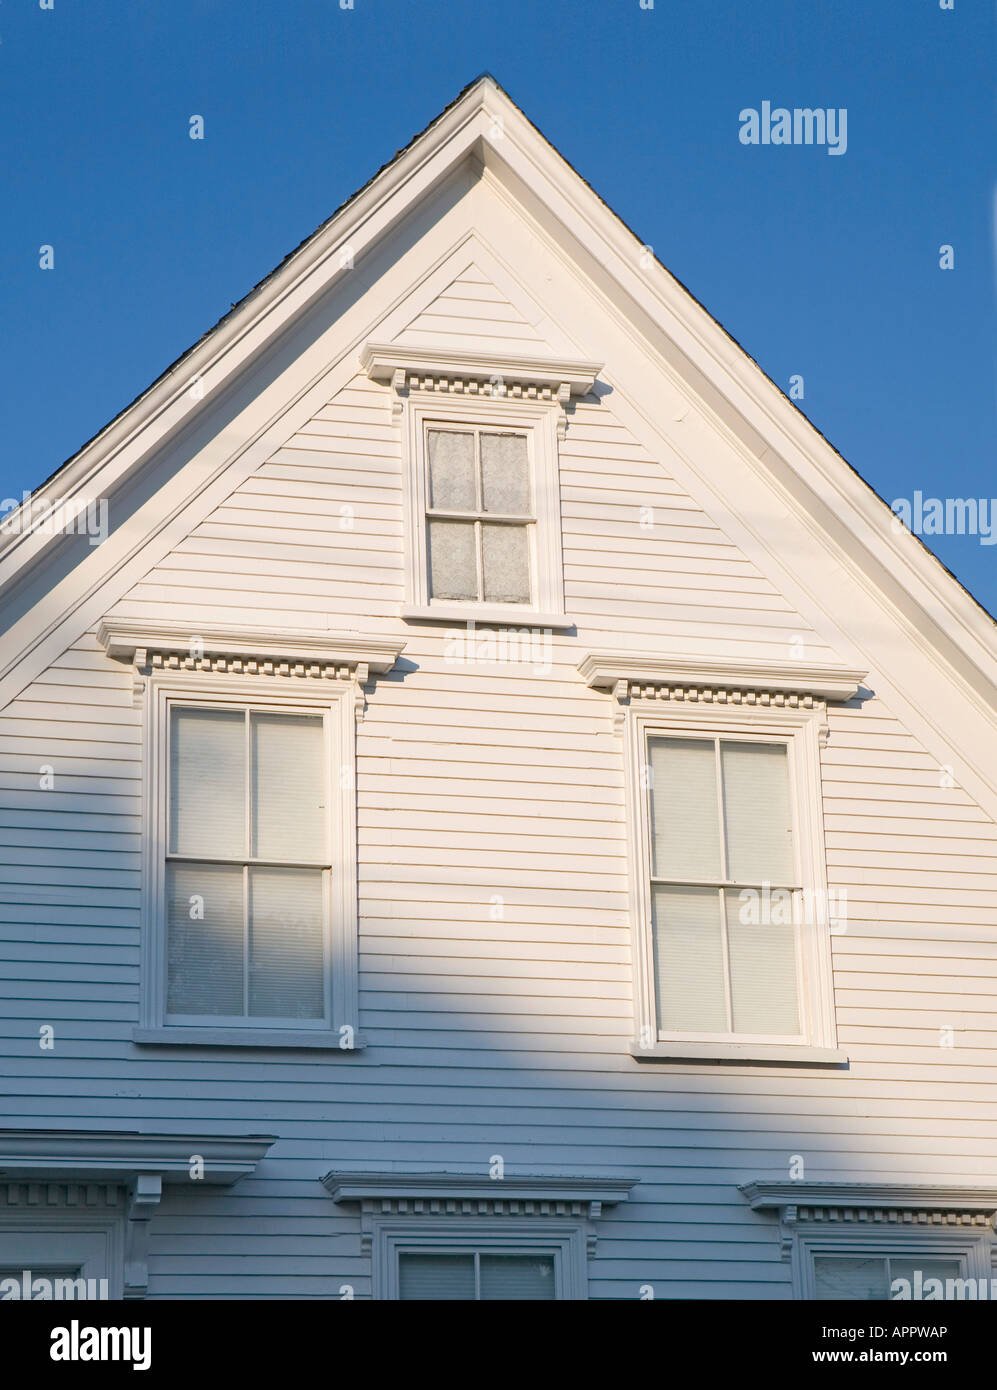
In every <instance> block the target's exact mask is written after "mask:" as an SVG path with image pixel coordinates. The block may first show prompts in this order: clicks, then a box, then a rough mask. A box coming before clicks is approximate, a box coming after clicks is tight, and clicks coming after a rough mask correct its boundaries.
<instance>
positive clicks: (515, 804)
mask: <svg viewBox="0 0 997 1390" xmlns="http://www.w3.org/2000/svg"><path fill="white" fill-rule="evenodd" d="M815 327H816V326H815ZM39 471H41V470H39ZM3 536H4V541H3V547H2V550H0V584H2V590H0V644H2V658H0V787H2V798H0V799H2V803H3V821H2V824H3V833H2V837H0V839H2V861H3V872H2V876H0V877H2V900H3V904H2V906H3V911H2V922H3V926H2V948H0V955H2V969H0V993H2V1007H0V1047H2V1052H3V1061H2V1074H3V1081H2V1085H0V1089H2V1092H3V1101H2V1116H0V1280H2V1281H3V1282H2V1283H0V1296H3V1297H15V1296H24V1294H25V1292H26V1291H30V1289H31V1288H33V1287H35V1286H34V1284H33V1283H32V1284H29V1283H26V1282H25V1278H24V1272H25V1271H31V1279H32V1280H37V1279H48V1280H50V1281H54V1280H55V1279H60V1280H69V1281H72V1282H71V1283H70V1284H66V1285H64V1286H63V1287H64V1288H65V1289H66V1290H67V1291H69V1292H73V1291H74V1290H76V1291H84V1292H85V1291H86V1288H85V1287H84V1286H82V1285H77V1284H76V1283H75V1281H76V1280H78V1279H93V1280H96V1281H98V1283H97V1284H96V1285H94V1286H92V1288H96V1289H97V1290H98V1291H99V1290H103V1291H104V1292H106V1293H108V1294H109V1295H110V1297H112V1298H116V1297H125V1298H143V1297H148V1298H162V1297H170V1298H177V1297H182V1298H202V1297H229V1298H273V1297H292V1298H293V1297H304V1298H316V1299H323V1298H325V1299H340V1298H349V1297H355V1298H358V1299H369V1298H374V1299H416V1298H426V1299H442V1298H452V1299H458V1298H459V1299H469V1300H470V1299H495V1298H516V1299H584V1298H592V1299H632V1300H637V1299H641V1298H645V1299H646V1298H652V1297H653V1298H658V1299H662V1298H665V1299H668V1298H689V1297H705V1298H713V1299H723V1298H764V1299H814V1298H828V1297H848V1298H886V1297H888V1296H889V1295H890V1293H891V1291H892V1292H894V1293H895V1292H896V1290H897V1288H898V1287H902V1284H901V1285H898V1284H897V1281H898V1280H899V1281H903V1280H910V1281H913V1280H914V1278H915V1276H917V1277H919V1278H921V1279H922V1280H923V1279H928V1278H935V1279H939V1280H944V1279H948V1278H951V1279H953V1280H955V1279H989V1276H990V1271H991V1268H992V1261H993V1259H994V1251H995V1244H994V1236H993V1225H992V1217H993V1215H994V1212H995V1210H997V1172H995V1169H994V1152H995V1140H997V1029H995V1023H994V1017H995V1015H994V1003H995V996H997V945H995V930H994V916H995V907H997V727H995V723H997V721H995V688H997V659H995V644H994V636H995V630H994V625H993V622H992V620H991V619H990V618H989V617H988V615H987V614H986V613H985V612H984V611H983V610H982V609H981V608H980V607H978V606H977V604H976V603H975V602H974V600H973V599H972V598H971V597H970V596H969V595H968V594H967V593H966V592H965V591H964V590H963V589H962V588H961V587H960V585H959V584H958V583H957V582H956V581H955V580H954V579H953V577H952V576H951V575H950V574H949V573H948V572H947V571H946V570H945V569H944V568H943V567H942V565H941V564H940V563H939V562H938V561H937V560H936V559H935V558H934V556H933V555H932V554H931V553H930V552H929V551H928V550H927V549H926V548H925V547H924V545H923V544H922V543H921V542H920V541H919V540H918V539H917V538H916V537H915V536H913V535H912V534H911V533H910V532H909V531H907V530H905V529H903V528H902V527H900V526H898V525H897V524H896V523H895V520H894V518H893V516H892V515H891V512H890V509H889V507H888V506H887V505H886V504H885V503H884V502H883V501H882V500H881V499H880V498H878V497H877V496H876V495H875V494H874V493H873V492H872V491H871V490H870V489H869V488H868V487H867V486H866V484H865V483H864V482H863V481H862V479H861V478H860V477H858V476H857V475H856V474H855V472H854V471H853V470H852V469H851V468H850V467H849V466H848V464H847V463H846V462H845V461H844V460H843V459H842V458H841V457H840V456H839V455H838V454H837V453H836V452H835V451H834V449H833V448H832V447H831V446H830V445H829V444H828V443H827V442H826V440H825V439H824V438H823V437H822V436H821V435H820V434H818V433H817V431H816V430H815V429H814V428H813V427H812V426H811V425H810V424H809V423H808V422H807V420H806V419H805V418H804V417H803V415H802V414H801V413H800V412H799V411H798V409H797V408H796V407H795V406H794V405H793V404H792V403H791V402H790V401H789V400H788V399H787V398H786V396H785V395H783V394H782V392H781V391H780V390H779V389H778V388H777V387H776V386H775V385H773V383H772V382H771V381H769V380H768V379H767V377H766V376H765V375H764V374H763V373H762V372H761V371H760V370H759V368H758V367H757V366H756V365H755V363H754V362H753V361H752V360H751V358H750V357H748V356H747V355H746V354H745V352H744V351H743V350H742V349H741V348H740V347H739V346H738V344H737V343H735V342H734V341H732V339H731V338H730V337H729V336H728V335H727V334H726V333H725V332H724V331H723V329H722V328H721V327H720V326H719V324H718V323H717V322H716V321H715V320H714V319H713V318H712V317H711V316H710V314H709V313H707V312H706V310H704V309H703V307H702V306H701V305H700V304H699V303H697V301H696V300H695V299H694V298H693V297H692V296H691V295H690V294H689V293H688V292H687V291H686V290H685V289H684V288H683V287H682V286H681V285H680V284H678V283H677V282H676V281H675V280H674V279H673V278H672V277H671V276H670V275H669V273H668V272H667V271H666V270H665V269H664V268H663V266H662V265H661V264H660V263H659V262H658V261H657V260H656V259H655V258H654V256H653V255H652V254H651V252H650V249H649V248H647V247H644V246H642V245H641V244H640V242H639V241H638V239H637V238H636V237H635V236H634V235H633V234H632V233H631V232H630V231H629V230H628V229H627V228H626V227H625V226H624V225H623V224H622V223H621V222H620V221H619V220H618V218H617V217H616V216H615V215H614V214H613V212H612V211H611V210H610V209H609V208H608V207H607V206H606V205H605V204H604V203H603V202H602V201H601V200H600V198H599V197H598V195H597V194H596V193H595V192H594V191H593V190H592V189H591V188H590V187H589V186H588V185H587V184H586V183H585V182H584V181H583V180H582V178H581V177H580V176H579V175H578V174H577V173H576V172H575V171H574V170H573V169H572V168H571V167H570V166H569V165H567V164H566V163H565V161H564V160H563V159H562V158H561V157H560V156H559V155H558V154H557V152H556V151H555V150H554V149H553V148H552V147H551V145H550V144H548V142H547V141H546V140H545V139H544V137H543V136H542V135H541V134H540V133H539V132H538V131H537V130H536V129H535V128H534V127H533V126H532V125H531V123H530V121H529V120H528V119H527V117H526V116H525V115H524V114H523V113H522V112H521V111H520V110H519V109H518V108H517V107H516V106H515V105H514V104H513V103H512V102H511V101H510V100H509V98H508V97H507V96H506V95H505V93H504V92H503V91H502V90H501V88H500V87H498V86H497V85H496V83H495V82H494V81H493V80H492V79H491V78H489V77H483V78H481V79H480V80H478V81H476V82H475V83H474V84H472V85H471V86H470V87H468V88H467V89H466V90H465V91H464V92H463V93H462V94H461V95H460V96H459V97H458V98H457V100H456V101H454V102H453V104H452V105H450V106H449V107H448V108H447V109H446V110H445V111H444V112H443V113H442V115H440V116H439V117H438V119H437V120H435V121H434V122H433V123H432V125H430V126H429V127H428V128H427V129H426V130H425V131H424V132H423V133H422V134H421V135H419V136H418V137H417V138H416V139H414V140H413V141H412V143H411V144H409V145H408V146H407V147H406V148H405V149H403V150H402V151H401V152H400V153H399V154H398V155H396V156H395V158H394V159H392V160H391V162H390V163H389V164H387V165H385V166H384V168H382V169H381V171H380V172H379V173H378V174H377V175H376V176H375V177H374V178H372V179H371V181H370V182H369V183H368V184H366V185H365V186H364V187H363V188H362V189H360V191H359V192H358V193H356V194H355V195H354V196H353V197H352V198H350V199H349V201H348V202H347V203H345V204H344V205H343V206H342V207H341V208H340V209H339V211H338V212H337V213H336V214H335V215H334V216H333V217H332V218H331V219H330V220H329V221H327V222H326V223H325V224H324V225H323V226H321V227H320V228H319V229H318V231H316V232H315V233H314V235H312V236H311V237H310V238H309V239H308V240H307V241H305V242H303V243H302V244H301V246H300V247H299V248H298V249H297V250H296V251H295V252H294V253H293V254H292V255H290V256H289V257H288V258H287V259H286V260H285V261H284V262H283V263H282V264H281V265H280V266H279V267H278V268H277V269H276V270H275V271H273V273H272V274H270V275H269V276H268V277H267V278H266V279H264V280H262V281H261V282H260V284H259V285H258V286H257V287H256V288H255V289H254V290H253V291H252V293H251V294H250V295H249V296H248V297H247V298H246V299H244V300H243V301H242V302H241V303H240V304H238V305H237V306H236V307H235V308H234V309H233V310H232V312H231V313H229V314H228V315H226V317H225V318H224V319H222V320H221V322H220V323H219V324H218V325H217V326H216V327H215V328H214V329H213V330H212V331H211V332H210V333H208V334H207V335H206V336H205V337H203V338H202V339H201V340H200V342H198V343H197V345H196V346H195V347H193V348H192V349H191V350H190V351H189V352H188V353H187V354H186V355H185V356H184V357H182V358H181V359H180V360H179V361H178V362H177V363H175V364H174V366H172V367H171V368H170V369H169V370H168V371H167V372H166V373H165V374H164V375H163V376H161V377H160V378H159V380H158V381H156V382H154V383H153V385H152V386H150V387H149V389H148V390H147V391H146V392H145V394H144V395H142V396H140V397H139V398H138V399H137V400H136V401H134V402H133V403H132V404H131V405H130V406H128V408H127V409H126V410H124V411H123V412H122V413H121V414H120V415H119V416H117V418H116V419H114V420H113V421H112V422H111V423H110V424H109V425H108V426H107V427H106V428H105V429H104V430H103V431H102V432H101V433H100V434H98V435H97V436H96V437H95V438H94V439H93V440H91V442H90V443H89V444H87V445H86V446H85V447H84V448H83V449H82V450H81V451H80V452H79V453H78V454H77V455H76V456H75V457H74V458H72V459H70V460H69V461H68V462H67V463H66V464H64V465H63V466H62V467H61V468H60V469H59V470H58V471H57V472H56V473H54V474H53V475H52V477H51V478H50V479H49V480H48V481H47V482H46V483H44V484H43V485H42V486H41V487H40V488H39V489H38V491H37V492H36V493H35V494H33V495H32V497H31V498H30V499H28V500H27V501H26V502H25V503H24V504H23V506H22V507H21V508H20V510H19V511H18V512H16V513H12V514H11V515H9V516H8V517H7V519H6V521H5V524H4V528H3ZM101 1280H106V1281H107V1282H106V1284H104V1285H101V1284H100V1283H99V1281H101ZM87 1287H90V1286H87ZM91 1291H92V1290H91Z"/></svg>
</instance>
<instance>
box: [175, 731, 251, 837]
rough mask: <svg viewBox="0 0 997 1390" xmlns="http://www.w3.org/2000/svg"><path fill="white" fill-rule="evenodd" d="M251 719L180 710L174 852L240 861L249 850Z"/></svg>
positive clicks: (176, 733) (176, 753)
mask: <svg viewBox="0 0 997 1390" xmlns="http://www.w3.org/2000/svg"><path fill="white" fill-rule="evenodd" d="M245 807H246V716H245V715H244V714H243V713H242V711H241V710H223V709H218V710H215V709H189V708H174V709H173V711H172V714H171V718H170V851H171V853H173V854H196V855H200V856H204V857H206V858H207V857H210V856H211V855H218V856H220V857H223V858H231V859H237V858H239V857H240V856H241V855H242V854H244V853H245V845H246V810H245Z"/></svg>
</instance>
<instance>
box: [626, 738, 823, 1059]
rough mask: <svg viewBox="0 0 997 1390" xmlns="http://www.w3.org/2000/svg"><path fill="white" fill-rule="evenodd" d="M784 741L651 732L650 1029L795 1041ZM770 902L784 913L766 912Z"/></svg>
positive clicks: (791, 858)
mask: <svg viewBox="0 0 997 1390" xmlns="http://www.w3.org/2000/svg"><path fill="white" fill-rule="evenodd" d="M789 761H790V749H789V747H788V745H787V743H786V741H785V740H778V739H773V740H767V741H764V742H762V741H757V740H755V739H752V738H745V737H743V736H740V737H719V736H715V737H712V738H703V737H699V736H675V735H663V734H658V733H654V734H650V733H649V734H648V738H647V762H646V767H647V772H648V776H647V781H648V801H649V806H648V829H649V837H650V861H651V874H650V898H651V922H652V928H653V950H654V984H655V997H656V1001H657V1022H658V1029H659V1031H660V1032H661V1033H663V1034H685V1033H688V1034H699V1035H701V1036H703V1037H704V1038H712V1039H715V1040H717V1041H722V1040H726V1039H733V1038H735V1037H738V1036H742V1035H745V1034H749V1035H757V1036H771V1037H774V1038H799V1037H801V1036H802V1031H803V1030H802V1011H801V982H800V952H799V944H798V931H797V927H796V925H794V917H799V915H800V914H799V911H798V908H797V911H796V912H794V911H793V909H794V907H795V906H797V904H798V902H799V898H800V895H801V892H802V887H803V885H802V883H801V881H800V873H799V870H798V867H797V847H796V842H795V836H794V828H793V807H792V798H791V795H790V767H789ZM773 905H776V906H777V907H779V908H780V909H781V910H777V911H773Z"/></svg>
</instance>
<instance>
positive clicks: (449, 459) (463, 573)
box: [424, 425, 536, 604]
mask: <svg viewBox="0 0 997 1390" xmlns="http://www.w3.org/2000/svg"><path fill="white" fill-rule="evenodd" d="M424 454H425V460H426V468H427V470H428V478H427V501H428V507H427V511H426V526H427V537H426V545H427V553H428V557H429V597H430V599H431V600H432V599H448V600H454V601H458V602H472V603H517V604H529V603H532V602H533V595H534V594H535V592H536V580H535V578H534V570H535V567H536V566H535V556H536V511H535V507H534V503H533V486H532V481H531V476H532V470H531V465H530V456H529V437H528V435H527V434H525V433H516V432H513V431H498V430H492V429H484V428H476V427H474V426H464V427H463V428H460V429H455V428H451V427H443V426H442V425H427V426H426V432H425V449H424Z"/></svg>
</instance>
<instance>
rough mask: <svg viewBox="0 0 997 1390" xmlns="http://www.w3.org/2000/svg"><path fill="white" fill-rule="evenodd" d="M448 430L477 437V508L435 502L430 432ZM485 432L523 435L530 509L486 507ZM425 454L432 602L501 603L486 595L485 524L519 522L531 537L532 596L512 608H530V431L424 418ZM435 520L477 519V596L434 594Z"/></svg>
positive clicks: (533, 515) (533, 506)
mask: <svg viewBox="0 0 997 1390" xmlns="http://www.w3.org/2000/svg"><path fill="white" fill-rule="evenodd" d="M437 431H438V432H441V433H445V434H468V435H470V436H471V437H472V439H473V440H474V455H473V471H474V498H475V505H474V508H473V510H469V511H462V510H458V509H455V508H452V507H436V506H434V505H433V501H432V496H433V482H432V475H431V471H430V457H429V436H430V434H431V433H434V432H437ZM483 434H512V435H515V436H516V437H517V438H520V439H523V440H524V441H525V443H526V450H527V486H528V491H529V498H530V506H529V510H528V511H527V512H523V513H516V514H513V513H508V512H486V511H485V509H484V483H483V477H482V463H481V436H482V435H483ZM422 458H423V465H422V466H423V476H424V479H425V498H426V512H425V521H424V523H423V524H424V525H425V528H426V555H427V563H426V593H427V596H428V598H429V601H430V603H433V602H434V601H435V602H439V603H467V604H471V603H478V604H484V603H499V602H501V600H496V599H488V598H486V597H485V567H484V557H483V542H482V528H483V527H484V526H485V525H496V526H517V527H519V528H520V529H522V530H523V531H525V532H526V537H527V556H526V583H527V586H528V589H529V595H528V597H527V598H526V599H525V600H524V601H523V602H522V603H521V604H520V603H511V604H509V605H508V606H509V607H510V608H520V607H522V608H526V607H528V606H530V605H532V604H533V602H534V599H535V595H536V583H537V580H536V574H535V570H536V564H535V558H534V557H535V548H536V529H537V511H536V500H535V499H536V487H535V482H534V470H533V461H532V458H531V449H530V433H529V431H526V430H516V429H502V428H501V427H500V426H496V425H492V426H484V425H482V426H478V425H461V424H458V423H456V422H454V423H451V422H448V421H445V420H426V421H424V422H423V432H422ZM432 521H458V522H468V523H473V526H474V558H475V586H476V596H475V597H474V598H464V599H454V598H438V597H437V596H435V595H434V594H433V580H432V574H431V572H430V561H429V556H430V554H431V550H430V541H429V535H430V522H432Z"/></svg>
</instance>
